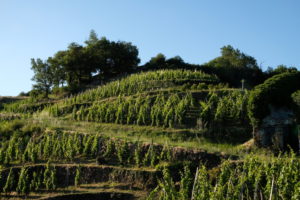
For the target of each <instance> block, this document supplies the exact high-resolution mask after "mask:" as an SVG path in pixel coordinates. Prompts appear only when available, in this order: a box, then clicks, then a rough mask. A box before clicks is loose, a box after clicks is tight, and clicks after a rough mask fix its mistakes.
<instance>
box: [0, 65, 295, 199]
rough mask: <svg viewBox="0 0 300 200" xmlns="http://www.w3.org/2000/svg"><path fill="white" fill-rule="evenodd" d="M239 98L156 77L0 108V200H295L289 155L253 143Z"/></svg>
mask: <svg viewBox="0 0 300 200" xmlns="http://www.w3.org/2000/svg"><path fill="white" fill-rule="evenodd" d="M251 95H252V96H251ZM249 98H253V94H252V93H251V91H250V90H247V89H244V88H242V89H240V88H230V87H229V86H228V84H226V83H224V82H221V81H220V80H219V78H218V77H217V76H215V75H212V74H206V73H204V72H202V71H196V70H195V71H191V70H158V71H149V72H139V73H136V74H132V75H128V76H127V77H123V78H121V79H117V80H112V81H110V82H107V83H105V84H104V83H103V84H102V85H100V86H97V87H93V88H91V89H89V90H86V91H84V92H82V93H78V94H76V95H75V94H74V95H70V96H69V97H67V98H57V97H56V98H51V96H50V98H48V99H42V100H39V99H35V98H32V97H28V98H17V99H13V100H9V99H6V100H5V101H2V102H1V101H0V109H1V110H0V199H49V200H50V199H67V198H74V199H84V198H85V197H86V198H88V197H89V196H90V197H93V198H96V199H97V198H98V197H99V198H100V197H103V198H104V197H105V198H107V199H110V198H112V199H129V200H130V199H148V200H154V199H159V200H177V199H178V200H185V199H192V200H196V199H199V200H200V199H216V200H218V199H245V200H250V199H255V200H256V199H259V200H262V199H270V200H272V199H283V200H284V199H293V200H296V199H299V198H300V184H299V183H300V176H299V174H300V171H299V170H300V160H299V156H298V154H297V152H293V151H292V150H290V151H287V152H282V153H278V152H276V153H277V154H276V155H275V154H274V153H273V152H272V151H271V150H270V149H258V148H257V147H255V146H254V144H253V142H252V140H250V139H251V138H252V126H251V120H250V119H249V115H248V108H249V107H250V108H251V105H249ZM295 98H296V97H295ZM250 103H251V101H250ZM250 116H251V115H250ZM217 147H220V148H217ZM108 196H109V197H108ZM113 197H114V198H113Z"/></svg>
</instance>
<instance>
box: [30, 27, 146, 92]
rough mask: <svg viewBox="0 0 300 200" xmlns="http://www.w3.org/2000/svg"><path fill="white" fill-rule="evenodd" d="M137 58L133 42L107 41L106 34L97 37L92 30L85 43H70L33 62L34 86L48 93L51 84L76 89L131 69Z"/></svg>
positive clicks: (133, 68)
mask: <svg viewBox="0 0 300 200" xmlns="http://www.w3.org/2000/svg"><path fill="white" fill-rule="evenodd" d="M33 60H34V59H33ZM139 62H140V59H139V58H138V49H137V47H136V46H134V45H132V44H131V43H129V42H123V41H117V42H114V41H109V40H108V39H106V38H105V37H102V38H101V39H98V37H97V35H96V33H95V32H94V31H91V33H90V37H89V39H88V40H87V41H85V45H79V44H77V43H71V44H70V45H69V46H68V48H67V50H63V51H58V52H57V53H55V55H54V56H53V57H49V58H48V60H47V61H44V62H42V61H41V59H37V61H36V62H35V61H34V62H32V69H33V71H34V73H35V75H34V78H33V80H34V81H36V85H35V86H34V87H37V88H43V90H44V91H45V92H46V91H47V93H49V90H50V88H51V87H53V86H56V87H59V85H64V83H67V85H68V87H69V88H71V89H72V90H76V89H78V88H82V87H84V86H86V85H88V84H91V83H93V82H95V81H98V82H99V81H101V80H106V79H109V78H112V77H114V76H118V75H122V74H124V73H129V72H132V71H133V70H135V69H136V67H137V65H138V63H139ZM48 71H49V72H48ZM50 79H51V80H50Z"/></svg>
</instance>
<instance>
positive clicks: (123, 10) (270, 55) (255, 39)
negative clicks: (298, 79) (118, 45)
mask: <svg viewBox="0 0 300 200" xmlns="http://www.w3.org/2000/svg"><path fill="white" fill-rule="evenodd" d="M299 10H300V1H299V0H185V1H184V0H151V1H149V0H42V1H41V0H26V1H24V0H0V96H14V95H18V94H19V93H20V92H21V91H25V92H27V91H29V90H30V89H31V88H32V84H33V82H32V81H31V78H32V76H33V72H32V71H31V69H30V68H31V64H30V59H31V58H41V59H43V60H45V59H47V58H48V57H49V56H53V55H54V54H55V52H57V51H59V50H65V49H66V48H67V46H68V45H69V44H70V43H71V42H76V43H79V44H83V42H84V41H85V40H86V39H87V38H88V36H89V33H90V31H91V30H92V29H93V30H95V31H96V33H97V34H98V36H99V37H102V36H105V37H107V38H108V39H109V40H114V41H118V40H121V41H126V42H131V43H132V44H133V45H136V46H137V47H138V49H139V57H140V59H141V64H143V63H145V62H147V61H148V60H149V59H150V58H151V57H154V56H155V55H157V54H158V53H163V54H164V55H166V57H168V58H169V57H173V56H177V55H179V56H180V57H182V58H183V60H184V61H185V62H188V63H193V64H203V63H205V62H208V61H210V60H211V59H213V58H215V57H217V56H219V55H220V48H221V47H222V46H224V45H228V44H230V45H232V46H233V47H234V48H238V49H239V50H241V51H242V52H244V53H246V54H248V55H250V56H253V57H254V58H256V60H257V62H258V64H259V65H260V66H261V67H262V69H263V70H266V69H267V67H276V66H278V65H280V64H285V65H287V66H295V67H297V68H298V69H300V68H299V67H300V55H299V52H300V12H299Z"/></svg>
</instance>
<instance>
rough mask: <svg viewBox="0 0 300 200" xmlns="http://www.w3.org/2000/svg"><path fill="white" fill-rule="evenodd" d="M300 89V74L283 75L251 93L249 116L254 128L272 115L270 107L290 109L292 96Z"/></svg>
mask: <svg viewBox="0 0 300 200" xmlns="http://www.w3.org/2000/svg"><path fill="white" fill-rule="evenodd" d="M299 87H300V73H299V72H292V73H289V72H287V73H282V74H278V75H275V76H273V77H271V78H269V79H268V80H266V81H265V82H264V83H263V84H261V85H258V86H256V87H255V89H254V90H253V91H252V92H251V94H250V96H249V102H248V115H249V118H250V120H251V123H252V125H253V126H255V127H256V126H258V125H259V124H260V123H261V121H262V119H263V118H264V117H266V116H267V115H268V114H269V113H270V109H269V107H270V106H274V107H290V106H291V105H293V102H292V99H291V95H292V93H294V92H295V91H297V90H299Z"/></svg>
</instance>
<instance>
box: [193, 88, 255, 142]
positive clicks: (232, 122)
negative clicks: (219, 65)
mask: <svg viewBox="0 0 300 200" xmlns="http://www.w3.org/2000/svg"><path fill="white" fill-rule="evenodd" d="M248 96H249V92H248V91H247V90H243V91H241V90H233V91H224V92H214V91H212V92H210V93H209V95H208V96H207V99H206V100H204V101H200V108H201V109H200V119H201V124H199V125H201V128H202V129H204V130H205V129H206V130H207V133H208V134H207V136H208V137H211V138H214V139H221V140H230V141H233V140H239V138H241V139H242V140H244V141H245V140H246V139H247V138H250V137H251V134H250V129H249V128H250V127H249V120H248V116H247V103H248ZM236 127H242V128H243V130H242V131H241V130H240V131H236V132H237V133H236V132H235V128H236ZM248 129H249V130H248ZM241 132H243V134H241Z"/></svg>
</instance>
